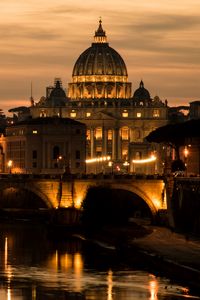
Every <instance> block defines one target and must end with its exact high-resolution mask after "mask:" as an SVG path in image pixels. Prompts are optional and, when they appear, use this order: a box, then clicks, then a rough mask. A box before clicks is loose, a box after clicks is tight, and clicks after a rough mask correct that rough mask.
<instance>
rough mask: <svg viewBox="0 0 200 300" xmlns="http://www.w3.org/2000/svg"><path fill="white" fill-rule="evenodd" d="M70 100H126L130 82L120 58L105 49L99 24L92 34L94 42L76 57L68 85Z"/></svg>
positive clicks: (105, 39) (128, 94)
mask: <svg viewBox="0 0 200 300" xmlns="http://www.w3.org/2000/svg"><path fill="white" fill-rule="evenodd" d="M68 97H69V98H71V99H101V98H102V99H106V98H109V99H119V98H121V99H122V98H123V99H128V98H130V97H131V83H130V82H128V73H127V69H126V64H125V62H124V60H123V58H122V57H121V55H120V54H119V53H118V52H117V51H115V50H114V49H113V48H111V47H110V46H109V44H108V43H107V38H106V33H105V31H104V30H103V28H102V21H101V20H100V21H99V27H98V29H97V30H96V31H95V36H94V42H93V43H92V45H91V47H89V48H88V49H86V50H85V51H83V52H82V53H81V55H80V56H79V57H78V59H77V61H76V63H75V65H74V68H73V72H72V83H69V86H68Z"/></svg>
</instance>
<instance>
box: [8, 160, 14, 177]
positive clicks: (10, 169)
mask: <svg viewBox="0 0 200 300" xmlns="http://www.w3.org/2000/svg"><path fill="white" fill-rule="evenodd" d="M12 165H13V161H12V160H11V159H10V160H9V161H8V168H9V173H10V174H11V173H12Z"/></svg>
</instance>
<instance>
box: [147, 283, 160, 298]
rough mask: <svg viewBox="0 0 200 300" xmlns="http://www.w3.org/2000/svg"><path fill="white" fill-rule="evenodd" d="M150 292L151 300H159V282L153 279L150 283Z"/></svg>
mask: <svg viewBox="0 0 200 300" xmlns="http://www.w3.org/2000/svg"><path fill="white" fill-rule="evenodd" d="M149 291H150V298H149V300H157V299H158V297H157V293H158V282H157V280H156V279H152V280H150V281H149Z"/></svg>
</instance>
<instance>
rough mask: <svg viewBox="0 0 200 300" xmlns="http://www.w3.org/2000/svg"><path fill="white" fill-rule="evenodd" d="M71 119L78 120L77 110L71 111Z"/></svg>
mask: <svg viewBox="0 0 200 300" xmlns="http://www.w3.org/2000/svg"><path fill="white" fill-rule="evenodd" d="M70 117H71V118H76V112H75V110H72V111H71V113H70Z"/></svg>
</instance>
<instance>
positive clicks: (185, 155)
mask: <svg viewBox="0 0 200 300" xmlns="http://www.w3.org/2000/svg"><path fill="white" fill-rule="evenodd" d="M183 154H184V164H185V175H186V176H187V162H188V155H189V150H188V148H187V146H185V148H184V150H183Z"/></svg>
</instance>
